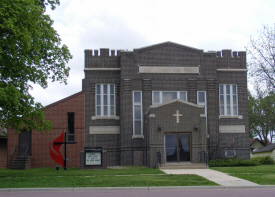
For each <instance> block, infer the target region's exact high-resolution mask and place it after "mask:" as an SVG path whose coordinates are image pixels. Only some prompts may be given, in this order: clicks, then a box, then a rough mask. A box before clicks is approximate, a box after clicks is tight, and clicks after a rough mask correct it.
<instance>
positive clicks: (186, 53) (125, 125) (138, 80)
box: [8, 42, 250, 169]
mask: <svg viewBox="0 0 275 197" xmlns="http://www.w3.org/2000/svg"><path fill="white" fill-rule="evenodd" d="M84 72H85V78H84V79H83V87H82V88H83V91H82V92H80V93H77V94H76V95H73V96H71V97H69V98H66V99H63V100H61V101H59V102H57V103H55V104H52V105H50V106H48V108H47V109H46V117H48V119H50V120H52V121H53V131H52V132H50V133H48V134H41V133H36V132H31V138H30V141H31V152H30V155H31V156H32V162H33V165H34V166H33V167H51V166H55V165H56V163H55V162H54V161H52V160H51V158H50V156H49V143H50V142H52V141H53V140H54V139H55V138H56V137H58V136H59V135H60V132H61V131H62V129H65V130H67V129H68V127H69V126H68V125H69V124H68V121H69V119H70V117H71V118H72V115H73V118H74V125H73V130H74V132H73V137H72V135H71V137H70V136H69V135H68V140H69V141H70V140H71V141H75V142H76V144H71V145H69V148H70V150H69V151H68V152H70V153H69V156H67V157H69V159H67V160H68V162H67V164H68V167H73V166H74V167H76V166H80V167H81V168H82V169H89V168H96V166H100V167H101V168H105V167H106V166H116V165H144V166H148V167H153V168H154V167H156V165H157V164H159V163H161V164H165V163H181V162H189V163H203V162H205V161H206V158H208V159H217V158H225V157H237V158H240V159H249V153H250V152H249V128H248V100H247V98H248V97H247V70H246V52H235V51H233V52H232V51H231V50H222V51H218V52H214V51H209V52H204V51H203V50H200V49H195V48H191V47H187V46H184V45H180V44H176V43H172V42H165V43H160V44H156V45H152V46H148V47H144V48H139V49H134V50H133V51H117V52H115V51H114V50H111V51H109V49H100V51H98V50H94V51H93V50H85V65H84ZM70 127H71V126H70ZM69 130H71V129H69ZM14 136H15V134H11V135H10V136H8V150H9V152H8V155H9V156H8V158H10V154H11V152H12V151H13V149H14V147H15V146H16V145H17V144H18V143H19V140H18V137H14ZM69 138H70V139H69ZM35 143H37V145H35ZM35 146H36V147H35ZM84 147H85V151H84ZM88 150H91V151H95V150H98V151H99V153H100V154H99V155H96V154H90V153H89V151H88ZM95 156H100V157H101V161H100V163H96V162H95V163H93V162H91V163H89V158H90V159H91V158H93V157H95ZM39 157H41V158H42V157H43V158H44V159H43V162H42V160H40V159H39ZM94 161H95V160H94ZM10 163H11V161H10Z"/></svg>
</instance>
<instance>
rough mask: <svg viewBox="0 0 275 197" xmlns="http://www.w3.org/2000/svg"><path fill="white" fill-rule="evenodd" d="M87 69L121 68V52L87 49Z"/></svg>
mask: <svg viewBox="0 0 275 197" xmlns="http://www.w3.org/2000/svg"><path fill="white" fill-rule="evenodd" d="M84 53H85V68H120V55H121V54H120V53H121V50H117V51H115V50H111V51H110V50H109V49H106V48H105V49H104V48H103V49H100V50H91V49H86V50H85V51H84Z"/></svg>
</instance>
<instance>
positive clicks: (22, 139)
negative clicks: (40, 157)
mask: <svg viewBox="0 0 275 197" xmlns="http://www.w3.org/2000/svg"><path fill="white" fill-rule="evenodd" d="M19 156H31V131H21V133H20V134H19Z"/></svg>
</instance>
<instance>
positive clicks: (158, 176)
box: [0, 167, 217, 188]
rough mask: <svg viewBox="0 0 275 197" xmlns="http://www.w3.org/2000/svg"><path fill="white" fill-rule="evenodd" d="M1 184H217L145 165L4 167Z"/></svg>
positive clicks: (44, 185) (125, 185)
mask: <svg viewBox="0 0 275 197" xmlns="http://www.w3.org/2000/svg"><path fill="white" fill-rule="evenodd" d="M0 183H1V184H0V188H43V187H150V186H211V185H217V184H216V183H214V182H211V181H209V180H207V179H205V178H203V177H200V176H197V175H167V174H165V173H164V172H162V171H160V170H157V169H151V168H142V167H129V168H126V169H108V170H79V169H78V168H68V170H63V169H61V170H60V171H59V173H57V172H56V170H55V169H52V168H37V169H29V170H10V169H0Z"/></svg>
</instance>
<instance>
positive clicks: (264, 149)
mask: <svg viewBox="0 0 275 197" xmlns="http://www.w3.org/2000/svg"><path fill="white" fill-rule="evenodd" d="M274 149H275V144H271V145H269V146H266V147H263V148H261V149H258V150H256V151H253V152H252V154H253V153H261V152H270V151H273V150H274Z"/></svg>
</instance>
